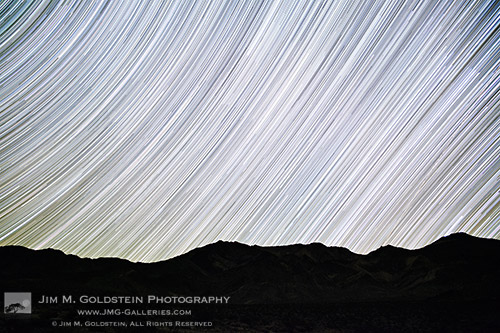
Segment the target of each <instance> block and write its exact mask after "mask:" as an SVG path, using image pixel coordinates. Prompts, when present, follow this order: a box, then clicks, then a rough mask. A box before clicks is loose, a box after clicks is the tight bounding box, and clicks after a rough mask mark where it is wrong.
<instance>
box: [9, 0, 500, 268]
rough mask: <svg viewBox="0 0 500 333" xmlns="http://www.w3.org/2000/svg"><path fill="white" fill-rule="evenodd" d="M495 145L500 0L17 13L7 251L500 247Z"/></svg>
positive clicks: (19, 6)
mask: <svg viewBox="0 0 500 333" xmlns="http://www.w3.org/2000/svg"><path fill="white" fill-rule="evenodd" d="M499 157H500V3H499V2H488V1H409V2H401V1H377V0H375V1H350V0H348V1H289V0H286V1H149V0H144V1H124V2H122V1H99V0H96V1H90V0H89V1H46V0H40V1H4V2H2V3H1V4H0V245H10V244H17V245H23V246H27V247H30V248H35V249H40V248H47V247H51V248H57V249H61V250H63V251H65V252H67V253H73V254H77V255H79V256H86V257H100V256H117V257H122V258H127V259H130V260H132V261H157V260H162V259H167V258H170V257H173V256H176V255H179V254H182V253H185V252H187V251H189V250H191V249H193V248H196V247H199V246H202V245H206V244H208V243H212V242H215V241H217V240H229V241H239V242H243V243H247V244H259V245H284V244H291V243H311V242H321V243H323V244H325V245H328V246H343V247H347V248H349V249H350V250H352V251H354V252H357V253H367V252H369V251H372V250H374V249H376V248H378V247H380V246H382V245H386V244H392V245H395V246H401V247H406V248H415V247H421V246H424V245H426V244H428V243H430V242H432V241H434V240H435V239H437V238H439V237H441V236H444V235H447V234H450V233H453V232H460V231H461V232H467V233H469V234H472V235H476V236H481V237H488V238H500V158H499Z"/></svg>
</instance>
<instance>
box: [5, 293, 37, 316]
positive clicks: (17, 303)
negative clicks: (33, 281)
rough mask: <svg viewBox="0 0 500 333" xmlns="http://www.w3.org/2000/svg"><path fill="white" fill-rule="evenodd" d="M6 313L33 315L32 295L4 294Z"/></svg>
mask: <svg viewBox="0 0 500 333" xmlns="http://www.w3.org/2000/svg"><path fill="white" fill-rule="evenodd" d="M3 300H4V302H3V305H4V313H31V293H4V298H3Z"/></svg>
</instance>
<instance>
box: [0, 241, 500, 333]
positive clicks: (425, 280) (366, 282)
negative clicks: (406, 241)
mask: <svg viewBox="0 0 500 333" xmlns="http://www.w3.org/2000/svg"><path fill="white" fill-rule="evenodd" d="M0 262H1V266H0V267H2V269H1V270H0V285H1V286H2V287H3V289H4V291H19V290H21V291H23V290H24V291H29V292H32V293H33V295H34V296H35V297H38V296H37V295H128V296H132V295H143V296H144V295H162V296H175V295H182V296H191V295H196V296H230V297H231V298H230V303H231V304H232V305H234V306H236V305H261V306H270V305H273V304H274V305H276V306H277V307H276V308H279V306H287V305H300V306H306V305H309V306H311V307H314V306H315V305H319V304H330V305H331V304H334V305H335V304H337V306H338V305H342V306H344V307H345V306H347V307H348V306H349V304H351V305H352V304H358V305H359V304H364V305H366V304H372V305H373V304H386V305H387V304H393V305H394V304H431V303H432V304H455V305H453V309H455V308H456V307H460V306H461V305H460V304H462V305H463V304H468V305H470V304H488V307H489V304H498V301H499V300H500V288H499V281H500V265H498V263H500V241H499V240H494V239H482V238H477V237H473V236H470V235H467V234H464V233H459V234H452V235H450V236H447V237H443V238H441V239H439V240H437V241H436V242H434V243H432V244H430V245H428V246H426V247H423V248H420V249H415V250H408V249H403V248H397V247H393V246H384V247H381V248H379V249H377V250H375V251H373V252H371V253H369V254H367V255H360V254H355V253H352V252H351V251H349V250H348V249H345V248H339V247H327V246H324V245H322V244H318V243H312V244H308V245H302V244H297V245H289V246H275V247H260V246H249V245H244V244H241V243H237V242H224V241H219V242H217V243H213V244H209V245H207V246H204V247H201V248H197V249H194V250H192V251H190V252H188V253H186V254H183V255H180V256H178V257H175V258H172V259H169V260H166V261H160V262H155V263H133V262H130V261H127V260H123V259H118V258H99V259H89V258H79V257H77V256H74V255H66V254H64V253H63V252H61V251H58V250H53V249H46V250H31V249H27V248H24V247H20V246H4V247H1V248H0ZM457 304H458V305H457ZM59 306H60V305H59ZM391 306H392V305H391ZM272 309H273V308H272ZM272 311H274V310H272ZM422 311H426V310H422ZM453 311H455V310H453ZM488 320H490V322H489V324H488V325H489V326H488V325H487V326H486V328H492V327H493V328H494V329H496V328H498V327H497V326H496V325H497V324H498V321H492V320H493V319H491V318H489V319H488ZM337 321H338V320H337ZM492 325H493V326H492ZM306 327H307V326H306ZM325 327H326V326H325ZM325 327H323V328H325ZM484 328H485V327H483V329H484ZM286 330H287V329H285V331H286ZM278 331H279V330H278Z"/></svg>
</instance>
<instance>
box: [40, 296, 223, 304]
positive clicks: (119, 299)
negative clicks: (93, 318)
mask: <svg viewBox="0 0 500 333" xmlns="http://www.w3.org/2000/svg"><path fill="white" fill-rule="evenodd" d="M230 298H231V297H230V296H156V295H148V296H146V297H144V296H89V295H81V296H78V297H76V296H73V295H61V296H48V295H42V297H41V299H40V300H39V301H38V304H58V303H66V304H75V303H77V302H78V303H80V304H228V303H229V299H230Z"/></svg>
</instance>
